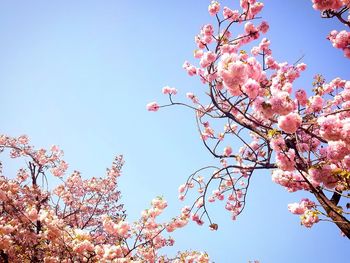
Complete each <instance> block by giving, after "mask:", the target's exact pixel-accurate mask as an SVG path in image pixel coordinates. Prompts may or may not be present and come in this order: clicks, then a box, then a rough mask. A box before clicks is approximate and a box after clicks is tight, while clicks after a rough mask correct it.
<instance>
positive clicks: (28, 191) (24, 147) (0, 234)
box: [0, 135, 209, 263]
mask: <svg viewBox="0 0 350 263" xmlns="http://www.w3.org/2000/svg"><path fill="white" fill-rule="evenodd" d="M6 150H9V151H10V156H11V157H12V158H19V157H22V158H24V159H25V160H26V161H27V164H28V167H27V168H20V169H19V170H18V172H17V175H16V176H15V177H5V176H4V175H3V174H2V171H0V262H47V263H54V262H106V263H107V262H209V258H208V255H207V254H206V253H201V252H196V251H185V252H179V253H178V254H177V255H175V256H174V257H173V258H172V257H167V256H165V255H161V253H160V252H159V250H160V249H161V248H163V247H165V246H172V245H173V244H174V240H173V239H172V238H171V237H166V236H165V235H164V234H165V233H166V232H172V231H174V230H176V229H178V228H180V227H183V226H185V225H186V224H187V222H188V219H189V217H190V214H189V210H188V209H184V210H183V211H182V213H181V215H180V216H178V217H176V218H174V219H172V220H171V221H170V222H166V223H158V222H157V221H156V219H157V217H158V216H159V215H160V214H161V213H162V212H163V211H164V209H165V208H166V207H167V203H166V201H165V200H164V199H163V198H161V197H157V198H155V199H154V200H153V201H152V203H151V207H150V208H149V209H147V210H145V211H143V212H142V216H141V218H140V220H139V221H137V222H135V223H129V222H127V221H126V216H125V214H124V211H123V205H122V204H120V202H119V198H120V192H119V191H118V190H117V180H118V178H119V176H120V175H121V168H122V165H123V158H122V156H118V157H117V158H116V159H115V161H114V162H113V164H112V166H111V168H109V169H107V171H106V176H105V177H101V178H97V177H93V178H91V179H83V178H82V177H81V175H80V173H79V172H77V171H74V172H73V173H72V174H71V175H70V176H68V177H67V178H66V179H65V180H64V177H65V176H64V174H65V172H66V170H67V168H68V165H67V163H66V162H64V161H63V160H62V155H63V152H62V151H61V150H60V149H59V148H58V147H57V146H53V147H52V148H51V150H50V151H46V150H45V149H39V150H36V149H34V148H33V147H32V146H30V145H29V141H28V138H27V137H26V136H20V137H18V138H12V137H8V136H4V135H0V152H3V151H6ZM52 176H54V177H57V178H59V179H60V180H62V182H63V183H62V184H60V185H58V186H56V187H55V188H54V190H53V191H49V188H50V186H49V185H47V182H49V181H51V180H52V179H53V178H52ZM10 178H12V179H10Z"/></svg>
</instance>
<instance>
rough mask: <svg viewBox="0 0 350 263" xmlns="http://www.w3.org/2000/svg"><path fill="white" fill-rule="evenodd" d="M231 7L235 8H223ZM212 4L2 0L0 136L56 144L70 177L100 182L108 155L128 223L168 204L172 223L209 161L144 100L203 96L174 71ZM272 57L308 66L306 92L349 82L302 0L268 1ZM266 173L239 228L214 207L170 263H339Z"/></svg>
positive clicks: (179, 112) (184, 115)
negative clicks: (197, 262)
mask: <svg viewBox="0 0 350 263" xmlns="http://www.w3.org/2000/svg"><path fill="white" fill-rule="evenodd" d="M222 2H223V4H231V3H234V5H237V2H238V0H234V1H233V0H232V1H222ZM208 3H209V1H203V0H177V1H160V0H148V1H120V0H119V1H118V0H115V1H107V0H101V1H89V0H84V1H82V0H81V1H79V0H77V1H68V0H67V1H65V0H62V1H44V0H42V1H39V0H33V1H24V0H22V1H17V0H12V1H4V0H1V1H0V36H1V40H0V91H1V103H0V112H1V115H0V123H1V126H0V132H1V133H5V134H8V135H13V136H18V135H21V134H27V135H29V137H30V138H31V140H32V143H33V144H34V145H36V146H37V147H49V146H50V145H52V144H58V145H59V146H60V147H61V148H62V149H63V150H64V151H65V160H66V161H67V162H68V163H69V164H70V169H69V171H73V170H79V171H81V172H82V174H83V176H84V177H91V176H99V175H102V174H104V171H105V168H106V167H108V166H109V165H110V163H111V162H112V160H113V158H114V156H115V155H116V154H124V156H125V160H126V165H125V168H124V172H123V176H122V177H121V179H120V183H119V185H120V190H121V191H122V194H123V197H122V201H123V202H124V203H125V205H126V209H127V211H128V215H129V219H130V220H135V219H137V218H138V217H139V215H140V212H141V210H142V209H144V208H146V207H147V206H148V205H149V203H150V201H151V200H152V198H154V197H155V196H157V195H163V196H164V197H165V198H166V199H167V200H168V203H169V208H168V209H167V210H166V212H165V214H164V216H163V217H162V218H163V219H167V218H168V219H170V218H171V217H173V216H175V215H177V214H178V213H179V209H180V208H181V206H182V205H184V204H189V203H186V202H185V203H180V201H178V200H177V188H178V186H179V185H180V184H181V183H183V182H184V181H185V180H186V178H187V176H188V175H189V174H190V173H191V172H193V171H194V170H196V169H198V168H200V167H202V166H205V165H209V164H215V160H213V158H212V157H211V156H210V154H209V153H208V152H207V151H206V150H205V149H204V147H203V146H202V144H201V141H200V139H199V135H198V133H197V130H196V127H195V120H194V116H193V113H192V112H190V111H188V110H186V109H183V108H167V109H164V110H161V111H160V112H157V113H149V112H147V111H146V109H145V105H146V104H147V103H148V102H149V101H153V100H157V101H159V102H163V103H165V102H166V98H165V97H163V95H162V94H161V88H162V87H163V86H165V85H171V86H175V87H177V88H178V89H179V91H180V94H179V98H184V94H185V93H186V92H187V91H194V92H197V93H200V91H201V90H203V89H204V88H205V87H204V86H202V84H201V83H200V82H199V81H198V80H197V79H191V78H189V77H188V76H187V74H186V73H185V72H184V70H183V69H182V67H181V66H182V63H183V62H184V60H187V59H189V60H192V52H193V50H194V49H195V45H194V43H193V39H194V35H195V34H197V33H198V31H199V28H200V27H201V25H202V24H204V23H208V22H213V20H212V18H211V17H210V16H209V14H208V13H207V11H206V10H207V6H208ZM262 16H263V18H264V19H265V20H267V21H269V23H270V28H271V30H270V32H269V33H268V34H267V37H268V38H269V39H271V42H272V48H273V50H274V57H275V58H277V59H278V60H279V61H289V62H291V63H293V62H295V61H296V60H298V59H299V58H300V57H301V56H302V55H305V58H304V60H303V61H304V62H305V63H307V64H308V66H309V67H308V70H307V72H305V73H304V74H303V75H302V77H301V78H300V80H298V82H297V85H300V87H304V88H306V89H311V82H312V76H313V75H314V74H316V73H323V74H324V75H325V77H326V79H327V80H330V79H332V78H334V77H337V76H339V77H342V78H345V79H350V74H349V69H350V60H346V59H345V58H344V57H343V54H342V52H341V51H339V50H336V49H334V48H332V47H331V44H330V43H329V42H328V41H327V40H326V39H325V37H326V35H327V34H328V32H329V31H330V30H331V29H333V28H338V29H339V28H342V27H341V25H340V24H339V23H336V21H331V20H324V19H321V18H320V15H319V13H318V12H316V11H314V10H313V9H312V7H311V1H308V0H285V1H278V0H266V1H265V9H264V11H263V13H262ZM303 196H308V195H307V194H305V195H303V194H300V193H295V194H290V193H287V192H286V191H285V190H284V189H283V188H282V187H280V186H279V185H276V184H274V183H273V182H272V181H271V176H270V173H269V172H261V173H257V174H255V176H254V178H253V181H252V184H251V189H250V194H249V196H248V203H247V207H246V209H245V211H244V213H243V215H241V216H240V217H239V218H238V220H237V221H235V222H233V221H231V219H230V215H229V214H228V213H227V212H226V211H225V210H224V209H223V208H222V207H221V206H220V205H214V206H212V207H211V210H210V211H211V213H212V216H213V219H214V221H215V222H217V223H218V224H219V230H218V231H217V232H212V231H210V230H209V229H208V228H207V226H204V227H199V226H197V225H195V223H191V224H190V225H189V226H187V227H186V228H184V229H182V230H179V231H177V232H175V233H174V234H173V236H174V237H175V239H176V244H175V246H174V248H171V249H169V250H167V251H169V253H175V252H176V251H177V250H182V249H198V250H203V251H207V252H208V253H209V254H210V255H211V258H212V259H213V260H214V261H215V262H247V261H248V260H257V259H258V260H260V261H261V262H262V263H281V262H283V263H295V262H298V263H306V262H308V263H309V262H325V263H327V262H347V261H348V258H349V253H348V252H349V245H350V243H349V241H348V240H347V239H345V238H343V237H341V236H340V234H339V231H338V229H337V228H336V227H335V226H333V225H332V224H330V223H322V224H317V225H315V226H314V227H313V228H312V229H310V230H309V229H306V228H304V227H302V226H300V224H299V218H298V217H297V216H294V215H292V214H290V213H289V212H288V210H287V204H288V203H291V202H297V201H299V200H300V198H301V197H303Z"/></svg>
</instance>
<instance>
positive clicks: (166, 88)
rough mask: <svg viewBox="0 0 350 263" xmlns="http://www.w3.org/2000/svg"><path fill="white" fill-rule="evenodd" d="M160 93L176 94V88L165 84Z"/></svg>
mask: <svg viewBox="0 0 350 263" xmlns="http://www.w3.org/2000/svg"><path fill="white" fill-rule="evenodd" d="M162 93H163V94H169V95H176V94H177V89H175V88H171V87H169V86H165V87H164V88H163V89H162Z"/></svg>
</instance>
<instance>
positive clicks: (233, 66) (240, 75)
mask: <svg viewBox="0 0 350 263" xmlns="http://www.w3.org/2000/svg"><path fill="white" fill-rule="evenodd" d="M218 73H219V76H220V77H221V78H222V79H223V82H224V85H225V86H226V87H227V89H228V91H229V92H230V93H231V95H233V96H237V95H240V94H241V91H240V87H239V86H240V85H243V84H244V83H245V81H246V80H247V79H248V70H247V65H246V64H244V63H243V62H242V61H240V60H237V57H236V55H234V54H232V55H228V54H225V55H223V56H222V58H221V61H220V62H219V65H218Z"/></svg>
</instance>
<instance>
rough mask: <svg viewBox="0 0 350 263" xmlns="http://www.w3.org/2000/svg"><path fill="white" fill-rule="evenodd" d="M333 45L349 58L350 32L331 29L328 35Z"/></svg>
mask: <svg viewBox="0 0 350 263" xmlns="http://www.w3.org/2000/svg"><path fill="white" fill-rule="evenodd" d="M328 39H329V41H331V43H332V45H333V47H335V48H339V49H341V50H343V52H344V56H345V57H347V58H350V32H349V31H346V30H342V31H339V32H338V31H337V30H333V31H331V33H330V34H329V36H328Z"/></svg>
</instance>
